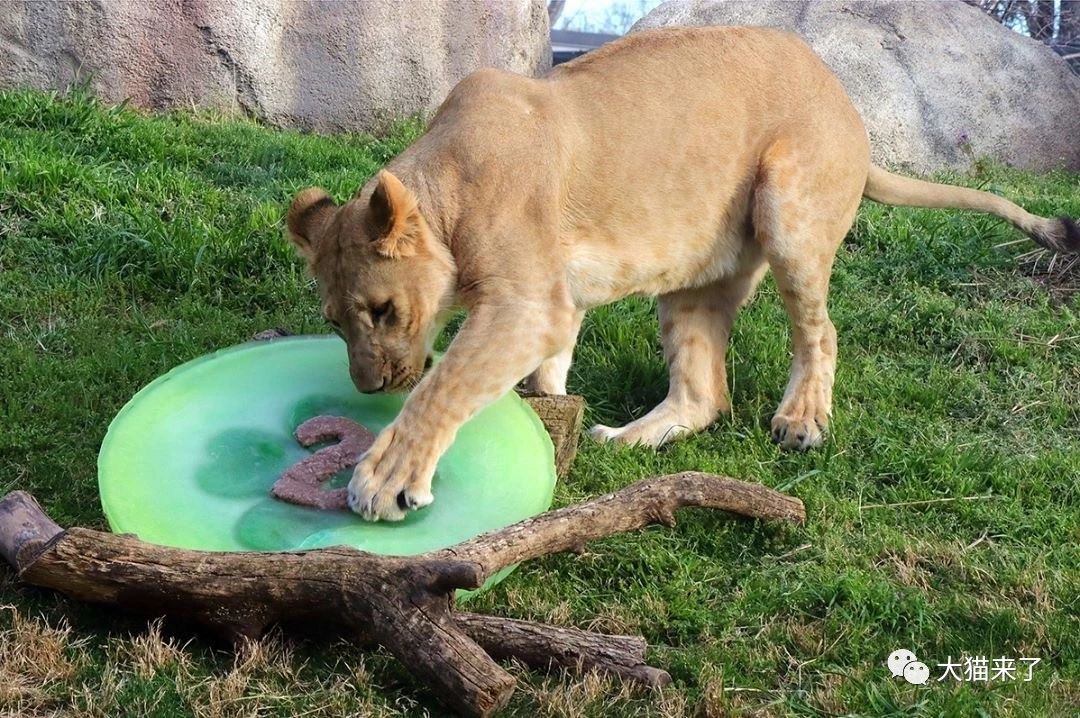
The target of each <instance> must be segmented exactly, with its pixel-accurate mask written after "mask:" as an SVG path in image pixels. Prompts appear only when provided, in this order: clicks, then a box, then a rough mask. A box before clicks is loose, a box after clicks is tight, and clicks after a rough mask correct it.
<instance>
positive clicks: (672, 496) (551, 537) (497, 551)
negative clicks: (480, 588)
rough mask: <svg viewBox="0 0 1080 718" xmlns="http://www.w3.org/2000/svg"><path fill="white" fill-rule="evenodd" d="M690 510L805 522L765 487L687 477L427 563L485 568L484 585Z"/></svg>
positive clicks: (546, 517) (576, 508)
mask: <svg viewBox="0 0 1080 718" xmlns="http://www.w3.org/2000/svg"><path fill="white" fill-rule="evenodd" d="M686 506H700V507H703V508H711V509H721V510H723V511H729V512H731V513H735V514H740V515H742V516H748V517H751V518H759V519H777V520H783V521H790V522H793V523H797V524H802V523H803V522H804V521H805V520H806V513H805V510H804V509H803V504H802V502H801V501H799V500H798V499H796V498H793V497H791V496H787V495H786V494H782V493H780V492H778V491H774V490H773V489H770V488H768V487H767V486H762V485H760V484H750V483H747V482H745V481H737V480H735V479H729V478H727V477H724V476H715V475H712V474H703V473H700V472H696V471H686V472H683V473H681V474H671V475H668V476H659V477H656V478H652V479H644V480H642V481H639V482H637V483H635V484H631V485H630V486H627V487H626V488H624V489H620V490H619V491H616V492H614V493H611V494H605V495H604V496H598V497H597V498H595V499H590V500H588V501H584V502H582V503H580V504H574V505H573V506H567V507H566V508H562V509H556V510H555V511H548V512H547V513H543V514H540V515H539V516H534V517H533V518H531V519H526V520H525V521H521V522H519V523H516V524H513V525H511V526H507V527H506V528H504V529H500V530H498V531H492V532H490V533H486V534H482V535H480V536H477V537H476V538H474V539H470V540H469V541H465V542H463V543H460V544H458V545H457V546H451V547H450V548H447V549H443V550H441V551H434V552H432V553H429V554H426V555H425V558H443V559H451V560H452V559H456V560H460V561H471V562H473V563H476V564H477V565H479V566H480V567H481V575H482V576H483V577H484V579H485V580H486V579H487V578H488V577H490V576H492V575H494V574H496V573H498V572H499V571H500V570H501V569H503V568H505V567H507V566H512V565H514V564H518V563H521V562H522V561H527V560H529V559H531V558H537V557H538V556H545V555H547V554H551V553H559V552H562V551H580V550H581V548H582V547H583V546H584V545H585V544H587V543H589V542H590V541H595V540H597V539H600V538H604V537H607V536H612V535H614V534H619V533H626V532H627V531H635V530H637V529H640V528H642V527H644V526H647V525H649V524H655V523H660V524H664V525H666V526H674V525H675V511H676V510H677V509H680V508H683V507H686Z"/></svg>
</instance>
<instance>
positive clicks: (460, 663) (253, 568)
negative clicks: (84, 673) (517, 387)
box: [0, 473, 804, 716]
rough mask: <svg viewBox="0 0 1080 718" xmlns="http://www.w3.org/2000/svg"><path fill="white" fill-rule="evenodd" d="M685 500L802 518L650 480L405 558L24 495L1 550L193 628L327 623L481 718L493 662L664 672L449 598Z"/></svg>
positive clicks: (8, 520) (39, 582)
mask: <svg viewBox="0 0 1080 718" xmlns="http://www.w3.org/2000/svg"><path fill="white" fill-rule="evenodd" d="M683 506H704V507H711V508H720V509H723V510H726V511H731V512H734V513H739V514H743V515H746V516H752V517H758V518H770V519H783V520H788V521H794V522H800V523H801V522H802V520H803V517H804V514H803V509H802V504H801V502H799V501H798V500H797V499H793V498H790V497H787V496H784V495H783V494H778V493H777V492H775V491H772V490H771V489H767V488H764V487H761V486H756V485H753V484H745V483H743V482H739V481H735V480H733V479H727V478H723V477H718V476H709V475H705V474H694V473H687V474H676V475H674V476H668V477H661V478H657V479H649V480H646V481H642V482H639V483H637V484H634V485H632V486H629V487H627V488H625V489H623V490H621V491H618V492H615V493H613V494H608V495H606V496H602V497H599V498H597V499H593V500H591V501H586V502H583V503H581V504H577V505H575V506H568V507H566V508H563V509H558V510H556V511H552V512H549V513H547V514H542V515H540V516H537V517H535V518H532V519H529V520H526V521H522V522H520V523H518V524H514V525H513V526H510V527H508V528H505V529H502V530H500V531H495V532H492V533H489V534H485V535H483V536H479V537H477V538H475V539H472V540H470V541H466V542H464V543H462V544H459V545H457V546H455V547H452V548H449V549H445V550H443V551H436V552H432V553H429V554H426V555H422V556H415V557H388V556H377V555H373V554H369V553H364V552H362V551H357V550H354V549H350V548H344V547H335V548H327V549H319V550H314V551H298V552H283V553H247V552H237V553H230V552H220V553H215V552H202V551H188V550H184V549H177V548H170V547H165V546H156V545H152V544H147V543H144V542H142V541H139V540H138V539H137V538H135V537H134V536H130V535H116V534H110V533H104V532H100V531H92V530H89V529H80V528H73V529H68V530H63V529H61V528H60V527H59V526H57V525H56V524H55V523H54V522H53V521H51V520H50V519H49V517H48V516H47V515H46V514H45V513H44V511H42V510H41V507H40V506H38V504H37V502H36V501H34V499H33V498H32V497H31V496H30V495H29V494H26V493H24V492H18V491H17V492H14V493H11V494H9V495H8V496H6V497H4V498H3V499H0V556H2V557H3V558H4V560H5V561H7V562H8V563H9V564H11V565H12V566H13V567H14V568H15V569H16V570H17V571H18V573H19V577H20V578H21V579H22V580H24V581H25V582H26V583H29V584H32V585H36V586H42V587H46V588H52V589H55V590H57V591H60V592H62V593H64V594H66V595H68V596H70V597H72V598H76V599H79V600H84V601H92V602H98V603H106V604H113V605H117V606H121V607H124V608H128V609H131V610H136V611H140V612H142V613H145V614H150V615H170V616H176V617H181V618H186V619H193V620H196V621H199V622H201V623H203V624H205V625H207V626H210V627H212V628H215V629H217V630H219V631H223V632H225V633H227V634H229V635H231V636H234V637H236V636H250V637H254V636H258V635H259V634H260V633H262V632H263V631H264V630H265V628H266V627H267V626H269V625H270V624H272V623H278V622H285V623H288V624H290V625H296V624H300V625H303V624H304V623H309V624H311V625H320V626H330V627H332V628H335V629H337V630H339V631H341V632H344V633H345V634H346V635H350V636H352V637H354V638H356V639H358V640H369V641H372V640H373V641H375V642H377V643H379V644H381V645H383V646H385V647H386V648H387V649H388V650H390V651H391V652H392V653H393V654H394V655H395V656H396V657H397V658H398V659H400V660H401V661H402V662H403V663H404V664H405V665H406V666H408V667H409V669H410V670H411V671H412V672H413V674H414V675H415V676H416V677H417V678H418V679H419V680H421V681H422V682H423V683H424V684H425V685H427V686H428V687H430V688H431V690H432V691H433V692H434V693H435V694H436V695H438V696H439V697H440V698H441V699H442V700H443V701H444V702H445V703H447V704H448V705H449V706H450V707H451V708H453V709H455V710H457V711H459V712H461V713H466V714H470V715H479V716H487V715H491V714H492V713H494V712H495V711H497V710H498V709H499V708H500V707H502V706H503V705H505V704H506V702H507V701H508V700H509V698H510V695H511V693H512V692H513V689H514V679H513V678H512V677H511V676H510V675H509V674H508V673H507V672H506V671H504V670H503V669H502V668H501V667H499V666H498V664H496V663H495V662H494V660H493V658H517V659H519V660H521V661H522V662H524V663H526V664H528V665H531V666H535V667H541V668H544V667H548V666H561V667H567V668H571V669H577V670H591V669H597V670H603V671H607V672H610V673H614V674H616V675H620V676H623V677H625V678H629V679H633V680H637V681H641V682H644V683H646V684H648V685H663V684H664V683H666V682H667V681H668V680H669V678H668V676H667V674H666V673H665V672H663V671H661V670H658V669H655V668H651V667H649V666H648V665H646V664H645V661H644V650H645V644H644V641H642V640H641V639H636V638H632V637H626V636H603V635H600V634H594V633H590V632H587V631H580V630H577V629H572V628H559V627H554V626H544V625H542V624H534V623H529V622H526V621H515V620H512V619H503V618H496V617H490V616H476V615H473V614H454V613H452V611H451V609H452V605H453V598H454V593H455V591H456V590H457V589H459V588H476V587H478V586H480V585H481V584H482V583H483V581H484V580H485V579H486V578H487V577H488V576H490V575H492V574H493V573H495V572H496V571H498V570H499V569H500V568H502V567H504V566H508V565H510V564H514V563H518V562H521V561H524V560H527V559H529V558H535V557H537V556H542V555H545V554H548V553H554V552H558V551H565V550H568V549H577V548H580V547H582V546H583V545H584V544H585V543H587V542H589V541H592V540H595V539H598V538H603V537H605V536H610V535H612V534H616V533H621V532H625V531H632V530H635V529H638V528H641V527H642V526H645V525H647V524H649V523H655V522H661V523H667V524H671V523H673V520H674V517H673V513H674V511H675V510H676V509H678V508H680V507H683Z"/></svg>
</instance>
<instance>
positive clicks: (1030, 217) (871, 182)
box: [863, 165, 1080, 252]
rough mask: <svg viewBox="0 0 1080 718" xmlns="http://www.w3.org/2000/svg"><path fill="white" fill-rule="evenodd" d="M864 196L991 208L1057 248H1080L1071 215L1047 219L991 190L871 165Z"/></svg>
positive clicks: (1078, 231) (898, 202)
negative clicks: (908, 175) (911, 175)
mask: <svg viewBox="0 0 1080 718" xmlns="http://www.w3.org/2000/svg"><path fill="white" fill-rule="evenodd" d="M863 196H864V197H869V198H870V199H872V200H874V201H875V202H883V203H885V204H895V205H902V206H906V207H942V208H954V209H974V210H978V211H980V212H989V213H990V214H995V215H997V216H998V217H1001V218H1002V219H1004V220H1006V221H1007V222H1010V223H1011V224H1012V225H1013V226H1014V227H1016V228H1017V229H1019V230H1020V231H1021V232H1023V233H1024V234H1026V235H1027V236H1029V237H1031V238H1032V239H1033V240H1035V241H1036V242H1037V243H1038V244H1041V245H1042V246H1044V247H1046V248H1047V249H1050V250H1053V251H1055V252H1080V227H1077V225H1076V222H1074V221H1073V220H1071V219H1069V218H1068V217H1055V218H1052V219H1046V218H1044V217H1039V216H1038V215H1034V214H1031V213H1030V212H1026V211H1024V209H1023V208H1022V207H1019V206H1018V205H1016V204H1013V203H1012V202H1010V201H1009V200H1007V199H1005V198H1003V197H998V196H997V195H995V194H990V193H989V192H980V191H979V190H974V189H967V188H966V187H954V186H952V185H947V184H936V183H934V182H923V181H922V180H917V179H911V178H909V177H901V176H900V175H896V174H893V173H892V172H888V171H886V170H883V169H881V168H880V167H878V166H876V165H870V175H869V176H868V177H867V178H866V188H865V189H864V190H863Z"/></svg>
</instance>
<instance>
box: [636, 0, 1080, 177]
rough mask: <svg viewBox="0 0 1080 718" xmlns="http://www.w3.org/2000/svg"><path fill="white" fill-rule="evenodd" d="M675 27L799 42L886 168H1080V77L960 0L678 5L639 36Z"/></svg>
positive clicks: (697, 0) (670, 5)
mask: <svg viewBox="0 0 1080 718" xmlns="http://www.w3.org/2000/svg"><path fill="white" fill-rule="evenodd" d="M669 25H765V26H770V27H778V28H784V29H787V30H793V31H795V32H797V33H799V34H800V35H802V37H803V38H805V39H806V41H807V42H808V43H809V44H810V45H811V46H812V47H813V48H814V49H815V50H816V51H817V53H818V54H819V55H821V57H822V58H823V59H824V60H825V62H826V63H828V65H829V66H830V67H831V68H832V69H833V71H834V72H836V74H837V75H838V76H839V77H840V81H841V82H843V83H844V86H845V87H846V88H847V90H848V93H849V94H850V95H851V99H852V100H853V101H854V103H855V105H856V107H858V108H859V110H860V112H862V116H863V119H864V121H865V122H866V128H867V130H868V131H869V133H870V138H871V141H872V143H873V147H874V150H873V156H874V160H875V161H876V162H878V163H883V164H887V165H891V166H894V167H901V168H903V167H907V168H909V169H913V170H915V171H919V172H928V171H933V170H938V169H943V168H958V169H964V168H966V167H968V166H969V165H970V162H971V159H972V158H973V157H981V156H987V157H991V158H993V159H996V160H999V161H1002V162H1007V163H1009V164H1011V165H1015V166H1017V167H1023V168H1027V169H1038V170H1045V169H1051V168H1060V167H1066V168H1069V169H1074V170H1076V169H1080V78H1078V77H1077V76H1076V75H1074V74H1073V73H1072V71H1071V70H1070V69H1069V67H1068V65H1067V64H1066V62H1065V61H1064V60H1063V59H1061V58H1060V57H1058V56H1057V55H1056V54H1055V53H1054V52H1053V51H1052V50H1050V49H1049V48H1047V47H1046V46H1044V45H1043V44H1041V43H1039V42H1036V41H1034V40H1030V39H1028V38H1026V37H1023V36H1021V35H1019V34H1017V33H1015V32H1012V31H1011V30H1008V29H1006V28H1004V27H1002V26H1001V25H999V24H998V23H996V22H994V21H993V20H992V19H990V18H989V17H987V16H986V15H985V14H983V13H982V12H981V11H979V10H978V9H976V8H973V7H970V6H968V5H966V4H964V3H962V2H960V1H959V0H945V1H938V2H910V1H909V2H805V1H804V2H794V1H792V0H754V1H753V2H735V1H726V0H672V1H671V2H667V3H665V4H663V5H661V6H659V7H658V8H656V9H655V10H653V12H652V13H650V14H649V15H648V16H646V17H645V18H644V19H642V20H641V21H640V22H638V23H637V24H636V25H635V26H634V28H633V29H634V30H640V29H643V28H651V27H662V26H669Z"/></svg>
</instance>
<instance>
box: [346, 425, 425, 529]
mask: <svg viewBox="0 0 1080 718" xmlns="http://www.w3.org/2000/svg"><path fill="white" fill-rule="evenodd" d="M400 437H401V434H400V433H399V432H398V430H397V429H396V428H395V427H394V426H393V425H390V426H388V427H386V429H384V430H383V432H382V433H381V434H379V436H378V438H377V439H376V440H375V443H374V444H373V445H372V447H371V449H370V450H369V451H368V452H367V453H366V454H365V455H364V457H363V459H361V460H360V463H359V464H357V465H356V470H355V471H354V472H353V477H352V480H351V481H349V508H350V509H352V510H353V511H355V512H356V513H358V514H360V515H361V516H362V517H364V518H365V519H367V520H368V521H378V520H380V519H382V520H384V521H400V520H402V519H403V518H405V513H406V512H407V511H409V510H411V509H419V508H422V507H424V506H427V505H428V504H430V503H431V502H432V501H434V500H435V497H434V496H432V495H431V478H432V476H433V475H434V474H435V463H436V460H437V457H432V456H431V453H430V452H429V451H428V450H426V449H425V448H424V447H423V446H420V445H417V444H416V443H415V442H409V441H405V440H403V439H402V438H400Z"/></svg>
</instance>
